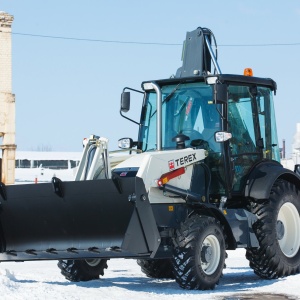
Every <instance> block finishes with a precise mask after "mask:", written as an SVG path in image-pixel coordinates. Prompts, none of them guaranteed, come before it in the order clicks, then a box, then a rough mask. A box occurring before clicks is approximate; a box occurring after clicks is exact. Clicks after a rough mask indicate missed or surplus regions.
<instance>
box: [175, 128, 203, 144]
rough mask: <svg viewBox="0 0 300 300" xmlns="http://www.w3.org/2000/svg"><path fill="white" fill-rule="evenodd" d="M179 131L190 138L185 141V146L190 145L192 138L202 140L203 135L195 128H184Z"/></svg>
mask: <svg viewBox="0 0 300 300" xmlns="http://www.w3.org/2000/svg"><path fill="white" fill-rule="evenodd" d="M180 133H181V134H184V135H186V136H188V137H189V138H190V139H189V140H188V141H186V142H185V146H186V147H190V145H191V143H192V142H193V141H194V140H203V135H202V134H201V133H200V132H199V131H197V130H195V129H184V130H182V131H181V132H180Z"/></svg>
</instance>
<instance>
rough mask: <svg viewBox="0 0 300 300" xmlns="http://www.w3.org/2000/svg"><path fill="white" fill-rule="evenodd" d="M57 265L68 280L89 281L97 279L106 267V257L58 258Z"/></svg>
mask: <svg viewBox="0 0 300 300" xmlns="http://www.w3.org/2000/svg"><path fill="white" fill-rule="evenodd" d="M57 266H58V267H59V268H60V269H61V274H62V275H63V276H65V278H66V279H67V280H69V281H75V282H77V281H89V280H93V279H99V276H100V275H102V276H103V275H104V269H107V259H100V258H97V259H84V260H71V259H68V260H60V261H58V264H57Z"/></svg>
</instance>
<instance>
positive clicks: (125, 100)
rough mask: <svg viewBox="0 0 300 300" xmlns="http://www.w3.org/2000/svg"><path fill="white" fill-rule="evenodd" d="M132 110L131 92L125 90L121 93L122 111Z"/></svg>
mask: <svg viewBox="0 0 300 300" xmlns="http://www.w3.org/2000/svg"><path fill="white" fill-rule="evenodd" d="M129 110H130V92H123V93H122V95H121V111H122V112H125V113H126V112H128V111H129Z"/></svg>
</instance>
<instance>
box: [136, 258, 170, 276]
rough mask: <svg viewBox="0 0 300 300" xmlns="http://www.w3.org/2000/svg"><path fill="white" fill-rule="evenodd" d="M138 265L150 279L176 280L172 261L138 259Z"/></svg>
mask: <svg viewBox="0 0 300 300" xmlns="http://www.w3.org/2000/svg"><path fill="white" fill-rule="evenodd" d="M137 264H138V265H139V266H140V267H141V270H142V272H143V273H144V274H146V275H147V276H148V277H150V278H171V279H174V278H175V277H174V274H173V265H172V261H171V259H147V260H146V259H138V260H137Z"/></svg>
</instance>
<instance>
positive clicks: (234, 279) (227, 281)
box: [0, 249, 300, 300]
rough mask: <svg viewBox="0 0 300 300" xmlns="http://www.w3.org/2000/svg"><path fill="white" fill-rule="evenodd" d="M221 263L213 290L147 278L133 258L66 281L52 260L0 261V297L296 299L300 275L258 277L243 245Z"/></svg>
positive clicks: (109, 262)
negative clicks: (93, 275) (92, 277)
mask: <svg viewBox="0 0 300 300" xmlns="http://www.w3.org/2000/svg"><path fill="white" fill-rule="evenodd" d="M226 264H227V268H226V269H225V270H224V276H223V278H222V280H221V281H220V284H219V285H218V286H217V287H216V289H215V290H213V291H188V290H183V289H181V288H180V287H179V286H178V285H177V284H176V282H175V281H174V280H169V279H166V280H157V279H151V278H147V277H146V276H145V275H144V274H143V273H142V272H141V271H140V267H139V266H138V265H137V263H136V261H135V260H125V259H113V260H110V261H108V269H107V270H105V274H104V276H103V277H101V278H100V279H99V280H94V281H90V282H79V283H74V282H69V281H67V280H65V278H64V277H63V276H62V275H60V270H59V269H58V267H57V266H56V261H36V262H23V263H16V262H3V263H1V264H0V292H1V296H0V298H1V299H5V300H6V299H14V300H16V299H22V300H23V299H24V300H25V299H32V300H33V299H101V300H103V299H138V300H144V299H152V300H155V299H159V300H164V299H173V300H177V299H178V300H179V299H180V300H183V299H197V300H204V299H205V300H207V299H218V300H221V299H223V300H238V299H258V300H264V299H272V300H277V299H278V300H279V299H300V287H299V282H300V275H295V276H290V277H287V278H282V279H278V280H262V279H260V278H259V277H257V276H256V275H255V274H254V273H253V271H252V270H251V269H250V268H249V267H248V262H247V260H246V258H245V251H244V250H243V249H238V250H236V251H228V259H227V260H226Z"/></svg>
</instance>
